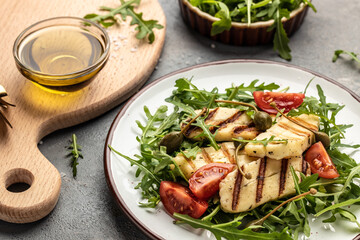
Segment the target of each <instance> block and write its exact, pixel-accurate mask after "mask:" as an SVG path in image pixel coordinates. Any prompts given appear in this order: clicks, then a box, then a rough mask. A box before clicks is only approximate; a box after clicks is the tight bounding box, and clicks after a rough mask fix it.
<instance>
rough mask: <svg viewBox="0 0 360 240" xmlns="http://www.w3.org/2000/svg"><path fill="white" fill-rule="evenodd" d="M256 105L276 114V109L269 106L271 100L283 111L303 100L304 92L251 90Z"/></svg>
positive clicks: (296, 105) (298, 104)
mask: <svg viewBox="0 0 360 240" xmlns="http://www.w3.org/2000/svg"><path fill="white" fill-rule="evenodd" d="M253 96H254V100H255V103H256V105H257V106H258V107H259V108H260V109H261V110H263V111H265V112H267V113H269V114H276V113H277V111H276V109H274V108H273V107H271V106H270V103H271V102H275V103H276V106H277V107H278V108H279V109H280V110H283V109H284V113H287V112H289V111H290V110H291V109H295V108H298V107H299V106H300V105H301V104H302V103H303V101H304V98H305V94H303V93H282V92H262V91H255V92H253Z"/></svg>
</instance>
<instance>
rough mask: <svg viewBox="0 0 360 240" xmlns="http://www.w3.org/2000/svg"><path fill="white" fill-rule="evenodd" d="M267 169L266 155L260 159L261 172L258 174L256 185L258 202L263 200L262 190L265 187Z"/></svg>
mask: <svg viewBox="0 0 360 240" xmlns="http://www.w3.org/2000/svg"><path fill="white" fill-rule="evenodd" d="M265 171H266V157H265V158H262V159H261V161H260V167H259V173H258V176H257V186H256V203H258V202H260V201H261V198H262V192H263V188H264V180H265Z"/></svg>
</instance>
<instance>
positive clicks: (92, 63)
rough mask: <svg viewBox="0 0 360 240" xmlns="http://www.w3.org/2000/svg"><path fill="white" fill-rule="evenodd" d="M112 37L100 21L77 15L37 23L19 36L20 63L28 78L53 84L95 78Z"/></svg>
mask: <svg viewBox="0 0 360 240" xmlns="http://www.w3.org/2000/svg"><path fill="white" fill-rule="evenodd" d="M109 50H110V39H109V35H108V34H107V32H106V31H105V30H104V29H103V28H102V27H100V26H99V25H98V24H96V23H94V22H91V21H88V20H86V19H82V18H77V17H56V18H51V19H46V20H43V21H40V22H37V23H35V24H33V25H31V26H30V27H28V28H26V29H25V30H24V31H23V32H22V33H20V35H19V36H18V37H17V39H16V40H15V43H14V47H13V54H14V58H15V62H16V66H17V68H18V69H19V71H20V72H21V74H22V75H24V76H25V77H26V78H28V79H30V80H31V81H34V82H36V83H38V84H40V85H44V86H50V87H63V86H72V85H76V84H79V83H82V82H85V81H86V80H89V79H90V78H92V77H93V76H94V75H95V74H96V73H98V72H99V71H100V70H101V69H102V68H103V66H104V65H105V63H106V61H107V59H108V58H109Z"/></svg>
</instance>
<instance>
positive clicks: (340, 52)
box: [332, 50, 360, 63]
mask: <svg viewBox="0 0 360 240" xmlns="http://www.w3.org/2000/svg"><path fill="white" fill-rule="evenodd" d="M341 54H347V55H349V56H350V57H351V58H352V59H353V60H355V61H356V62H358V63H360V59H359V58H358V57H357V55H358V54H356V53H354V52H349V51H345V50H336V51H335V52H334V56H333V58H332V61H333V62H336V61H337V60H338V58H339V56H340V55H341Z"/></svg>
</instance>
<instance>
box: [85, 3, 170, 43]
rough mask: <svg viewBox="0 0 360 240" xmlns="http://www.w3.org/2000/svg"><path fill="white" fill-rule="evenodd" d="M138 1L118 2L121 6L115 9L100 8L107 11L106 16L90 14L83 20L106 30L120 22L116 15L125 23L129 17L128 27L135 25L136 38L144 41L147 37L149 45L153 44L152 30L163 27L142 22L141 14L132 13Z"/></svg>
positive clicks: (148, 21)
mask: <svg viewBox="0 0 360 240" xmlns="http://www.w3.org/2000/svg"><path fill="white" fill-rule="evenodd" d="M140 1H141V0H129V1H124V0H120V2H121V5H120V6H119V7H117V8H110V7H105V6H101V7H100V10H101V11H107V12H108V13H107V14H104V15H99V14H96V13H90V14H87V15H85V16H84V18H85V19H88V20H90V21H93V22H97V23H100V24H101V25H102V26H104V27H105V28H108V27H110V26H112V25H114V24H115V23H116V22H117V21H118V20H120V18H118V17H116V15H120V16H121V19H122V20H123V21H125V20H126V18H127V17H131V18H132V21H131V22H130V25H137V27H136V28H135V30H136V31H137V34H136V38H137V39H144V38H146V37H147V39H148V41H149V43H153V42H154V40H155V34H154V32H153V29H154V28H156V29H162V28H163V26H162V25H160V24H158V21H157V20H144V19H143V17H142V15H143V13H136V12H135V11H134V6H138V5H140Z"/></svg>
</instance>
